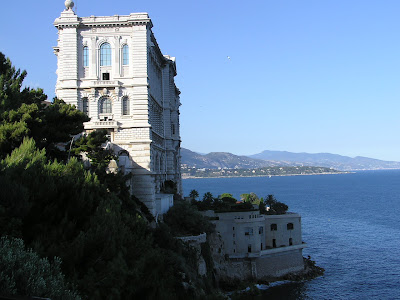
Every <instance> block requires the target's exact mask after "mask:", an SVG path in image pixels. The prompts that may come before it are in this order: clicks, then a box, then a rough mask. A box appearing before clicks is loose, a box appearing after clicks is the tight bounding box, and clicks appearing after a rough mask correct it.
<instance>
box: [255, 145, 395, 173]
mask: <svg viewBox="0 0 400 300" xmlns="http://www.w3.org/2000/svg"><path fill="white" fill-rule="evenodd" d="M250 157H251V158H256V159H263V160H266V161H269V160H274V161H280V162H283V163H285V164H295V165H298V164H303V165H304V166H319V167H328V168H334V169H336V170H341V171H348V170H377V169H400V162H396V161H384V160H379V159H374V158H368V157H362V156H356V157H354V158H352V157H348V156H342V155H338V154H330V153H315V154H310V153H293V152H287V151H270V150H265V151H263V152H261V153H259V154H254V155H250Z"/></svg>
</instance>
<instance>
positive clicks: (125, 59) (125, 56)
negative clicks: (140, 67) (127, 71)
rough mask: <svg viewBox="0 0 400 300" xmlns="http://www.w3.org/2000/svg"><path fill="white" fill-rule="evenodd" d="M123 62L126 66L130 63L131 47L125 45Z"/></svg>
mask: <svg viewBox="0 0 400 300" xmlns="http://www.w3.org/2000/svg"><path fill="white" fill-rule="evenodd" d="M122 64H123V65H124V66H126V65H129V47H128V45H124V46H123V47H122Z"/></svg>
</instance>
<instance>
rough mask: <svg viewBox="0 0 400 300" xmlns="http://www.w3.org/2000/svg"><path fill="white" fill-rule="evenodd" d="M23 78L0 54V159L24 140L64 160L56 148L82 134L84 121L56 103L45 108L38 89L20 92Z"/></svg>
mask: <svg viewBox="0 0 400 300" xmlns="http://www.w3.org/2000/svg"><path fill="white" fill-rule="evenodd" d="M26 75H27V73H26V71H22V72H21V70H20V69H18V70H17V69H15V67H14V66H13V65H12V63H11V61H10V59H9V58H6V57H5V56H4V54H3V53H1V52H0V158H4V157H5V156H6V155H7V154H10V153H11V151H12V150H13V149H15V148H17V147H19V145H20V144H21V143H22V141H23V139H24V137H27V136H28V137H32V138H34V139H35V141H36V144H37V146H38V147H39V148H46V150H47V152H46V153H47V155H48V156H51V157H54V158H61V159H64V158H65V157H66V156H65V151H64V153H63V152H61V151H60V150H59V149H58V148H57V147H56V144H58V143H67V142H68V141H69V140H70V139H71V136H72V135H76V134H79V133H80V132H82V131H83V122H85V121H88V117H87V116H86V115H85V114H84V113H82V112H80V111H78V110H77V109H76V108H74V107H73V106H71V105H67V104H65V103H64V102H63V101H61V100H58V99H55V100H54V102H53V103H52V104H49V103H47V104H48V105H45V104H44V101H45V100H46V99H47V96H46V95H45V94H44V93H43V90H42V89H31V88H29V87H25V88H22V84H23V81H24V79H25V77H26Z"/></svg>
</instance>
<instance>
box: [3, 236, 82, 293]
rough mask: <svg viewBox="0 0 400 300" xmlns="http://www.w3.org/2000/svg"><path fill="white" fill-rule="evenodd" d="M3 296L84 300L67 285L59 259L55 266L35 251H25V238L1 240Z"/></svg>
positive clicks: (55, 259) (56, 259)
mask: <svg viewBox="0 0 400 300" xmlns="http://www.w3.org/2000/svg"><path fill="white" fill-rule="evenodd" d="M0 294H1V295H2V296H21V295H29V296H37V297H48V298H52V299H71V300H72V299H76V300H78V299H80V297H79V296H78V294H77V293H76V291H74V289H71V288H70V286H69V285H68V284H67V283H66V281H65V276H64V275H63V274H62V272H61V260H60V259H59V258H57V257H55V258H54V261H53V262H52V263H51V262H49V261H48V259H46V258H40V257H39V255H38V254H37V253H35V252H33V251H32V250H31V249H28V250H25V247H24V242H23V241H22V240H21V239H16V238H10V237H2V238H1V239H0Z"/></svg>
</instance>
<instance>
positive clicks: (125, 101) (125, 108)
mask: <svg viewBox="0 0 400 300" xmlns="http://www.w3.org/2000/svg"><path fill="white" fill-rule="evenodd" d="M122 114H123V115H124V116H126V115H130V103H129V98H128V97H127V96H125V97H123V98H122Z"/></svg>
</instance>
